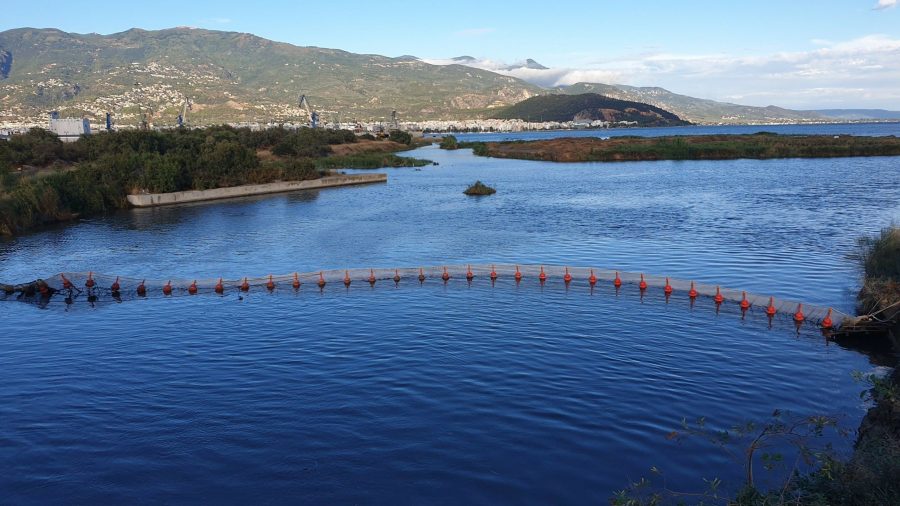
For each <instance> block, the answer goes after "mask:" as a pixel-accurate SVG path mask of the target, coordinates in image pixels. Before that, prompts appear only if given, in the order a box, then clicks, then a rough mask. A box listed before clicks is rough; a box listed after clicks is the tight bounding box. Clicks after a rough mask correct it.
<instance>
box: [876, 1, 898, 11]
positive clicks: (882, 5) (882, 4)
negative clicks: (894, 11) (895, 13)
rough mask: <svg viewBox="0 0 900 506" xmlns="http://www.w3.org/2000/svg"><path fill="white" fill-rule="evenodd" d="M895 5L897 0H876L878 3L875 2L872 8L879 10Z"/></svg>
mask: <svg viewBox="0 0 900 506" xmlns="http://www.w3.org/2000/svg"><path fill="white" fill-rule="evenodd" d="M896 6H897V0H878V3H877V4H875V7H872V8H873V9H875V10H877V11H880V10H882V9H890V8H891V7H896Z"/></svg>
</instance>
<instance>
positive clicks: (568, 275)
mask: <svg viewBox="0 0 900 506" xmlns="http://www.w3.org/2000/svg"><path fill="white" fill-rule="evenodd" d="M563 281H565V282H566V283H568V282H570V281H572V275H571V274H569V268H568V267H566V274H565V275H564V276H563Z"/></svg>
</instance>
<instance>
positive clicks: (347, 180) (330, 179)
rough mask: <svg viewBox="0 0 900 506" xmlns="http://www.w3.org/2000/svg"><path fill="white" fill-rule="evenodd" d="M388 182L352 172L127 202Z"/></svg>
mask: <svg viewBox="0 0 900 506" xmlns="http://www.w3.org/2000/svg"><path fill="white" fill-rule="evenodd" d="M384 182H387V174H352V175H340V176H326V177H323V178H319V179H309V180H306V181H284V182H280V183H267V184H250V185H243V186H229V187H227V188H216V189H213V190H191V191H183V192H172V193H145V194H138V195H128V197H127V198H128V203H129V204H131V205H132V206H134V207H155V206H166V205H171V204H184V203H188V202H202V201H204V200H219V199H229V198H234V197H248V196H251V195H264V194H267V193H284V192H292V191H297V190H318V189H319V188H332V187H335V186H350V185H357V184H368V183H384Z"/></svg>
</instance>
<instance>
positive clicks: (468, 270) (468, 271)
mask: <svg viewBox="0 0 900 506" xmlns="http://www.w3.org/2000/svg"><path fill="white" fill-rule="evenodd" d="M474 277H475V274H473V273H472V266H471V265H467V266H466V279H468V280H469V281H472V278H474Z"/></svg>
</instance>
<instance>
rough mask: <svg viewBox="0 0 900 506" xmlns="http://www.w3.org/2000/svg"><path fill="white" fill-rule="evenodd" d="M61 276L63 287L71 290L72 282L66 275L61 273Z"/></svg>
mask: <svg viewBox="0 0 900 506" xmlns="http://www.w3.org/2000/svg"><path fill="white" fill-rule="evenodd" d="M60 276H62V281H63V288H65V289H66V290H71V289H72V282H71V281H69V280H68V279H66V277H65V276H64V275H62V274H60Z"/></svg>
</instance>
